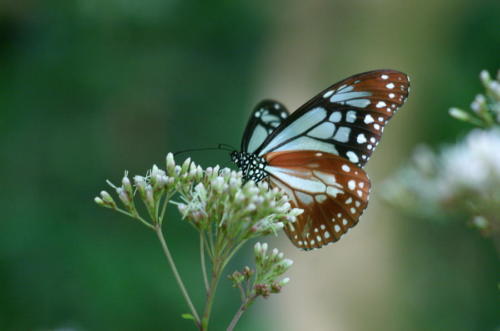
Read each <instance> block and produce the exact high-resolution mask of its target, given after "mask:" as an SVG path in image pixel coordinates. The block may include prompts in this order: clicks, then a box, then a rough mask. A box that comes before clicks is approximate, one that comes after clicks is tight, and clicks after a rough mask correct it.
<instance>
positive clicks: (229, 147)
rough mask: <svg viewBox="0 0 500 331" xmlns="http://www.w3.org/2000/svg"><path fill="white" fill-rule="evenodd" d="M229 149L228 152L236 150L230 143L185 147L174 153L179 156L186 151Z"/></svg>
mask: <svg viewBox="0 0 500 331" xmlns="http://www.w3.org/2000/svg"><path fill="white" fill-rule="evenodd" d="M220 150H222V151H228V152H232V151H234V150H235V149H234V148H232V147H231V146H229V145H226V144H218V145H217V147H202V148H190V149H184V150H181V151H178V152H175V153H174V156H177V155H179V154H184V153H189V152H202V151H220Z"/></svg>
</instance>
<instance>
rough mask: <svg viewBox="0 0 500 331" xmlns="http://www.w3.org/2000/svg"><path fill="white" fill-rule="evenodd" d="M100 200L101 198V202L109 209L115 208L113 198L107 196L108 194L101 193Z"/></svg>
mask: <svg viewBox="0 0 500 331" xmlns="http://www.w3.org/2000/svg"><path fill="white" fill-rule="evenodd" d="M100 194H101V198H102V201H103V202H104V203H105V204H106V205H107V206H109V207H111V208H116V203H115V201H114V200H113V198H112V197H111V195H109V193H108V192H106V191H101V193H100Z"/></svg>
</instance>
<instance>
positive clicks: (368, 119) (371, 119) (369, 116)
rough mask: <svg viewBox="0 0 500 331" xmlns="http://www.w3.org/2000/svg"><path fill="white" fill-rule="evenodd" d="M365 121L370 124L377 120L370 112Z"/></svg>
mask: <svg viewBox="0 0 500 331" xmlns="http://www.w3.org/2000/svg"><path fill="white" fill-rule="evenodd" d="M364 122H365V123H366V124H370V123H373V122H375V120H374V119H373V117H372V115H370V114H368V115H366V116H365V120H364Z"/></svg>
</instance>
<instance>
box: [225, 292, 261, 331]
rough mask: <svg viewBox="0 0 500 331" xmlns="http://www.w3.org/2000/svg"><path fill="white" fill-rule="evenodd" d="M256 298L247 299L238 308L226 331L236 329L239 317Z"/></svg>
mask: <svg viewBox="0 0 500 331" xmlns="http://www.w3.org/2000/svg"><path fill="white" fill-rule="evenodd" d="M255 298H256V296H255V295H253V296H251V297H248V298H247V299H246V300H245V301H244V302H243V303H242V304H241V306H240V308H239V309H238V311H237V312H236V314H235V315H234V317H233V319H232V320H231V323H229V326H228V327H227V331H233V330H234V328H235V327H236V324H237V323H238V321H239V320H240V318H241V316H242V315H243V313H244V312H245V311H246V310H247V308H248V307H249V306H250V304H251V303H252V302H253V301H254V300H255Z"/></svg>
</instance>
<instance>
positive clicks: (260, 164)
mask: <svg viewBox="0 0 500 331" xmlns="http://www.w3.org/2000/svg"><path fill="white" fill-rule="evenodd" d="M231 161H233V162H234V163H235V164H236V166H237V167H238V168H239V169H240V170H241V171H242V172H243V180H245V181H248V180H253V181H254V182H256V183H257V182H260V181H261V180H263V179H264V178H266V177H267V172H266V171H265V170H264V168H265V167H266V165H267V163H266V160H264V158H262V157H260V156H258V155H256V154H253V153H245V152H238V151H233V152H231Z"/></svg>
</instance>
